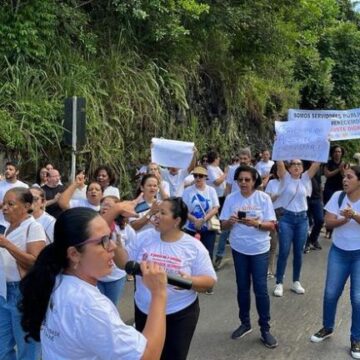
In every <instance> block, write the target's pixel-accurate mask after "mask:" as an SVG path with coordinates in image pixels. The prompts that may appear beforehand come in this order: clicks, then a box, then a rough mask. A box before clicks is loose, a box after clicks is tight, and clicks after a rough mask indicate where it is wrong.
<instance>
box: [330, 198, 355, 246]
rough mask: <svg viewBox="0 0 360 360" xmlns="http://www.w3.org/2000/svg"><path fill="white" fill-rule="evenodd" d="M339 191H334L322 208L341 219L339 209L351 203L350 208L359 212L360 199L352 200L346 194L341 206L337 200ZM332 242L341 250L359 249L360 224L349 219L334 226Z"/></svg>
mask: <svg viewBox="0 0 360 360" xmlns="http://www.w3.org/2000/svg"><path fill="white" fill-rule="evenodd" d="M340 194H341V191H336V192H335V193H334V194H333V195H332V197H331V198H330V200H329V202H328V203H327V204H326V205H325V207H324V209H325V210H326V211H328V212H329V213H331V214H335V215H336V217H337V218H338V219H343V216H341V215H340V210H343V209H344V208H346V207H348V205H347V204H349V205H351V207H352V209H353V210H354V211H356V212H357V213H360V200H358V201H356V202H352V201H351V200H350V199H349V198H348V197H347V195H345V197H344V199H343V201H342V204H341V207H339V204H338V201H339V196H340ZM332 240H333V244H334V245H335V246H337V247H338V248H339V249H342V250H347V251H349V250H360V225H359V224H358V223H357V222H356V221H355V220H354V219H350V221H349V222H347V223H346V224H344V225H341V226H339V227H336V228H334V230H333V233H332Z"/></svg>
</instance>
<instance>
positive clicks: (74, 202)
mask: <svg viewBox="0 0 360 360" xmlns="http://www.w3.org/2000/svg"><path fill="white" fill-rule="evenodd" d="M69 205H70V209H72V208H75V207H86V208H90V209H93V210H95V211H100V205H93V204H90V203H89V201H88V200H87V199H71V200H70V203H69Z"/></svg>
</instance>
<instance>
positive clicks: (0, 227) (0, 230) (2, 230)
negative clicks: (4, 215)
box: [0, 225, 6, 235]
mask: <svg viewBox="0 0 360 360" xmlns="http://www.w3.org/2000/svg"><path fill="white" fill-rule="evenodd" d="M5 230H6V227H5V226H4V225H0V235H4V234H5Z"/></svg>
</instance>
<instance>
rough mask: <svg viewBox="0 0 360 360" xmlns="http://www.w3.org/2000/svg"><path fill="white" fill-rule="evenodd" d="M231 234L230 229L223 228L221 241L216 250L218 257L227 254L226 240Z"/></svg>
mask: <svg viewBox="0 0 360 360" xmlns="http://www.w3.org/2000/svg"><path fill="white" fill-rule="evenodd" d="M229 234H230V230H222V231H221V234H220V237H219V242H218V246H217V250H216V257H221V258H222V257H224V256H225V246H226V240H227V239H228V237H229Z"/></svg>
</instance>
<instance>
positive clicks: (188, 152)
mask: <svg viewBox="0 0 360 360" xmlns="http://www.w3.org/2000/svg"><path fill="white" fill-rule="evenodd" d="M193 150H194V143H192V142H185V141H178V140H167V139H158V138H153V139H152V140H151V161H152V162H155V163H157V164H159V165H161V166H163V167H175V168H180V169H186V168H188V167H189V165H190V163H191V160H192V158H193Z"/></svg>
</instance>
